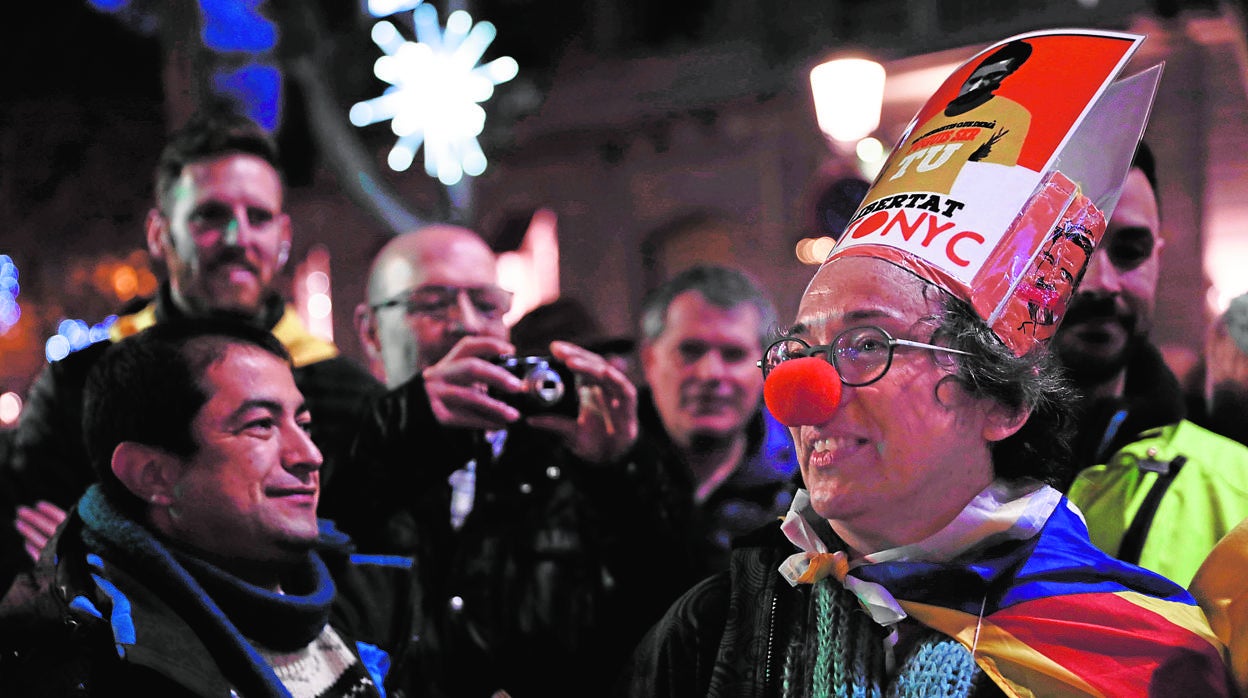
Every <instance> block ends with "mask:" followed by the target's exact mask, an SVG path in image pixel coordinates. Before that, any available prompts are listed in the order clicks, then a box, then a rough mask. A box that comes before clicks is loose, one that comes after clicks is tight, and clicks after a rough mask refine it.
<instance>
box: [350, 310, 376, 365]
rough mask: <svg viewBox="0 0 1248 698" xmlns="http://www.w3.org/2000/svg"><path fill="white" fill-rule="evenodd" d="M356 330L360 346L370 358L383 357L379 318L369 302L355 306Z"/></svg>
mask: <svg viewBox="0 0 1248 698" xmlns="http://www.w3.org/2000/svg"><path fill="white" fill-rule="evenodd" d="M355 332H356V334H357V335H359V338H360V346H362V347H364V353H365V354H367V355H368V358H370V359H378V358H381V341H380V340H378V339H377V319H376V318H374V317H373V313H372V311H371V310H369V308H368V304H367V303H360V304H359V305H357V306H355Z"/></svg>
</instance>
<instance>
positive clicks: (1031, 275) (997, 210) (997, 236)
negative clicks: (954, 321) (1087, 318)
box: [824, 30, 1161, 355]
mask: <svg viewBox="0 0 1248 698" xmlns="http://www.w3.org/2000/svg"><path fill="white" fill-rule="evenodd" d="M1143 40H1144V37H1142V36H1138V35H1134V34H1122V33H1117V32H1101V31H1088V30H1060V31H1045V32H1034V33H1030V34H1022V35H1019V36H1016V37H1013V38H1011V39H1007V40H1006V41H1003V42H1001V43H999V44H996V45H994V46H992V47H989V48H988V49H986V50H984V51H982V52H980V53H979V54H977V55H976V56H975V57H973V58H971V59H970V60H969V61H967V62H966V63H965V64H963V65H962V66H961V67H960V68H958V69H957V70H955V71H954V72H953V74H952V75H950V76H949V78H948V79H947V80H946V81H945V82H944V84H942V85H941V87H940V89H939V90H937V91H936V93H935V94H934V95H932V97H931V99H929V100H928V101H927V103H926V104H925V105H924V106H923V108H922V109H920V110H919V113H918V115H916V116H915V118H914V120H913V121H911V122H910V125H909V126H908V127H907V128H906V131H905V133H904V134H903V135H902V137H901V139H900V140H899V141H898V144H897V146H896V147H895V148H894V149H893V152H892V153H891V154H890V155H889V157H888V160H887V161H886V162H885V164H884V167H883V168H882V169H881V171H880V174H879V176H878V177H877V178H876V180H875V183H874V184H872V186H871V189H870V190H869V191H868V192H867V195H866V197H865V198H864V199H863V204H862V206H861V207H860V208H859V209H858V211H857V212H855V214H854V216H853V217H852V218H851V219H850V224H849V226H848V227H847V228H846V231H845V234H844V235H843V236H842V237H841V239H840V241H839V242H838V243H837V245H836V247H835V248H833V250H832V252H831V253H830V254H829V255H828V258H827V260H826V261H825V262H824V263H825V264H827V263H830V262H832V261H834V260H836V259H839V258H841V257H846V256H851V255H867V256H872V257H879V258H882V259H885V260H887V261H889V262H892V263H894V264H896V265H898V266H901V267H903V268H905V269H907V270H909V271H910V272H912V273H914V274H916V275H918V276H919V277H921V278H923V279H925V280H927V281H929V282H931V283H934V284H936V285H938V286H940V287H941V288H943V289H945V290H947V291H949V292H950V293H952V294H953V295H954V296H956V297H958V298H961V299H962V300H965V301H967V302H968V303H970V304H971V306H972V307H974V309H975V311H976V312H977V313H978V314H979V316H980V317H981V318H983V319H984V321H985V322H987V323H988V325H989V326H990V327H991V328H992V330H993V332H995V333H996V335H997V336H998V337H1000V338H1001V341H1003V342H1005V344H1006V345H1007V346H1009V347H1010V349H1011V350H1013V351H1014V353H1015V354H1016V355H1022V354H1024V353H1026V352H1028V351H1030V350H1031V349H1032V348H1034V347H1036V346H1038V345H1040V344H1043V343H1044V342H1045V341H1047V340H1048V339H1049V338H1050V337H1052V336H1053V333H1054V331H1055V330H1056V329H1057V324H1058V323H1059V322H1060V321H1061V319H1062V317H1063V315H1064V314H1065V312H1066V306H1067V303H1068V302H1069V301H1070V298H1071V296H1073V295H1074V292H1075V288H1076V287H1077V285H1078V283H1079V280H1080V279H1081V278H1082V276H1083V271H1084V269H1085V268H1086V267H1087V264H1088V261H1089V259H1090V257H1091V255H1092V251H1093V249H1094V247H1095V245H1096V244H1097V243H1098V242H1099V241H1100V239H1101V236H1102V235H1103V234H1104V232H1105V220H1106V219H1107V218H1108V217H1109V214H1110V213H1111V212H1112V211H1113V208H1114V206H1115V205H1116V204H1117V203H1118V197H1119V195H1120V194H1121V191H1122V184H1123V181H1124V180H1125V178H1126V175H1127V172H1128V170H1129V169H1130V165H1131V158H1132V156H1133V154H1134V153H1135V148H1136V146H1137V145H1138V143H1139V140H1140V136H1141V135H1142V134H1143V132H1144V127H1145V125H1146V124H1147V122H1148V113H1149V110H1150V109H1151V107H1152V103H1153V96H1154V94H1155V93H1156V89H1157V83H1158V81H1159V80H1160V78H1161V66H1155V67H1153V68H1150V69H1148V70H1146V71H1144V72H1142V73H1140V74H1138V75H1136V76H1133V77H1131V78H1127V79H1124V80H1119V81H1117V82H1115V80H1116V79H1117V78H1118V75H1119V73H1120V72H1121V71H1122V69H1123V67H1124V66H1125V65H1126V63H1127V61H1128V60H1129V59H1130V57H1131V55H1132V54H1133V53H1134V52H1135V50H1136V48H1137V47H1138V46H1139V44H1140V43H1141V42H1142V41H1143Z"/></svg>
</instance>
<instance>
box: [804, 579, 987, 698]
mask: <svg viewBox="0 0 1248 698" xmlns="http://www.w3.org/2000/svg"><path fill="white" fill-rule="evenodd" d="M813 594H814V604H813V605H814V616H815V617H814V632H815V642H814V643H813V645H814V646H813V648H811V649H812V650H813V652H814V655H813V657H812V658H811V659H810V660H808V662H807V664H808V665H809V666H810V667H811V671H810V674H811V683H810V689H809V690H810V693H809V695H810V696H811V698H831V697H833V696H835V697H836V698H939V697H941V696H970V695H972V693H973V689H974V684H975V679H976V677H977V675H979V674H980V669H979V667H977V666H976V665H975V660H974V658H973V657H972V656H971V653H970V652H968V651H967V650H966V648H965V647H963V646H962V645H960V644H958V642H957V641H955V640H952V639H950V638H948V637H946V636H945V635H942V634H940V633H938V632H936V631H930V632H928V633H925V634H924V636H923V637H922V638H921V639H919V641H918V642H916V643H915V644H914V646H913V647H912V648H911V649H910V651H909V652H908V653H907V655H906V656H905V657H899V658H898V660H899V661H898V666H897V670H896V672H894V673H893V674H891V675H890V674H889V673H888V671H887V669H886V666H885V664H886V662H885V660H886V656H887V652H886V650H885V649H884V638H885V636H886V634H887V633H886V632H885V631H884V629H882V628H881V627H880V626H879V625H877V624H876V623H875V622H874V621H872V620H871V616H869V615H868V614H867V613H866V612H864V611H863V610H862V609H861V608H860V607H859V605H858V600H857V599H856V598H855V597H854V595H853V594H851V593H850V592H848V591H846V590H845V589H844V587H842V586H841V584H840V583H839V582H837V581H836V580H835V579H832V578H830V577H829V578H826V579H823V580H821V581H819V582H817V583H816V584H815V585H814V589H813ZM790 658H792V656H790ZM798 674H799V672H798V671H797V669H796V667H795V662H792V661H786V663H785V671H784V694H785V696H795V695H801V692H800V691H799V690H798V689H799V686H800V685H801V684H802V683H804V682H803V681H802V680H801V679H800V678H799V675H798Z"/></svg>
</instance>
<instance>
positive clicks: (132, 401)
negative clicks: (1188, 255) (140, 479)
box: [82, 318, 290, 513]
mask: <svg viewBox="0 0 1248 698" xmlns="http://www.w3.org/2000/svg"><path fill="white" fill-rule="evenodd" d="M240 344H243V345H251V346H255V347H258V348H260V349H263V350H264V351H267V352H269V353H270V354H273V355H274V356H277V357H279V358H281V359H282V360H283V361H286V362H288V363H289V361H290V355H289V354H287V352H286V349H285V348H284V347H283V346H282V344H281V342H280V341H278V339H277V338H276V337H274V336H273V335H272V334H271V333H269V332H266V331H264V330H261V329H259V328H256V327H253V326H251V325H248V324H245V323H242V322H238V321H233V320H228V319H218V318H207V319H197V320H195V321H193V322H190V321H174V322H163V323H158V324H156V325H153V326H152V327H150V328H148V329H146V330H144V331H143V332H140V333H139V334H136V335H134V336H132V337H129V338H126V339H124V340H122V341H120V342H118V343H117V344H115V345H113V346H111V347H109V348H108V350H107V351H105V352H104V355H103V356H102V357H100V360H99V362H98V363H96V365H95V366H93V367H92V369H91V372H90V373H89V374H88V376H87V384H86V388H85V391H84V394H83V419H82V431H83V437H84V439H85V442H86V447H87V455H88V456H89V457H90V459H91V467H92V468H94V469H95V473H96V477H97V479H98V480H99V482H100V484H101V487H102V488H103V489H104V491H105V493H106V494H107V495H108V496H109V497H110V498H111V499H112V500H113V501H114V502H116V503H117V504H118V505H119V506H122V507H123V508H126V509H127V511H129V512H131V513H138V512H140V511H142V507H143V506H144V504H143V502H142V501H141V500H139V498H138V497H136V496H135V495H134V494H133V493H131V492H130V490H129V489H127V488H126V486H125V485H123V484H122V483H121V481H120V480H118V479H117V476H116V475H115V474H113V469H112V458H113V451H115V450H116V449H117V446H118V445H119V444H121V443H122V442H125V441H133V442H136V443H141V444H145V445H148V446H155V447H157V448H160V449H163V450H165V451H167V452H169V453H171V454H173V455H176V456H180V457H183V458H189V457H191V456H193V455H195V453H196V451H197V450H198V448H199V447H198V444H197V443H196V442H195V438H194V436H193V435H192V433H191V423H192V422H193V421H194V419H195V416H196V415H197V414H199V411H200V409H202V408H203V406H204V404H205V403H207V402H208V398H209V395H208V394H207V393H206V392H205V391H204V388H203V387H202V380H203V376H204V372H205V371H206V370H207V369H208V367H209V366H211V365H212V364H213V363H215V362H217V361H219V360H220V359H221V358H222V357H223V356H225V352H226V350H227V349H228V348H229V347H231V346H234V345H240Z"/></svg>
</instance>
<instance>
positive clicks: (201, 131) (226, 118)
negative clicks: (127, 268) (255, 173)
mask: <svg viewBox="0 0 1248 698" xmlns="http://www.w3.org/2000/svg"><path fill="white" fill-rule="evenodd" d="M232 153H244V154H247V155H254V156H256V157H258V158H260V159H262V160H264V161H265V162H267V163H269V164H270V165H272V166H273V169H274V170H276V171H277V172H278V175H279V176H280V175H281V172H282V168H281V164H280V162H279V160H278V153H277V144H276V142H274V140H273V139H272V137H270V136H269V134H268V133H266V132H265V131H264V129H262V128H260V126H258V125H257V124H256V123H255V122H254V121H252V120H251V119H248V118H247V117H245V116H243V115H241V114H239V113H238V112H236V111H233V110H232V109H229V108H227V107H221V106H212V107H208V108H206V109H203V110H201V111H198V112H195V113H194V114H193V115H191V118H190V119H188V120H187V122H186V124H184V125H183V126H182V128H180V129H178V130H177V131H175V132H174V133H173V134H172V135H170V136H169V142H168V143H167V144H166V145H165V149H164V150H163V151H161V153H160V161H159V162H157V164H156V192H155V193H156V203H157V204H158V205H159V206H160V209H161V210H162V211H166V212H167V211H168V206H169V203H170V201H169V195H170V192H171V191H172V190H173V186H174V184H175V183H176V182H177V181H178V178H179V177H181V176H182V170H183V169H185V168H186V166H187V165H189V164H191V163H194V162H199V161H201V160H207V159H210V158H215V157H220V156H222V155H227V154H232Z"/></svg>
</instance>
